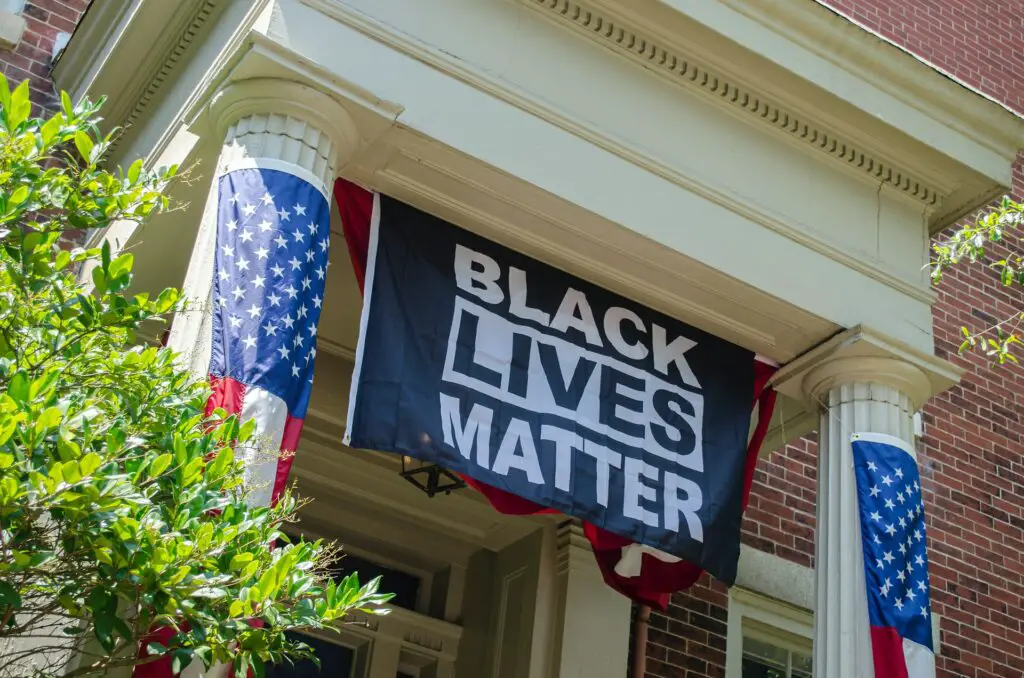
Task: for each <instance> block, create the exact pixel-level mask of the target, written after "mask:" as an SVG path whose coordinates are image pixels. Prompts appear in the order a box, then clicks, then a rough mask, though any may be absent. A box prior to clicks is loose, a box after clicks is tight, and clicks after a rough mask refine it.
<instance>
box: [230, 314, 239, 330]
mask: <svg viewBox="0 0 1024 678" xmlns="http://www.w3.org/2000/svg"><path fill="white" fill-rule="evenodd" d="M228 321H229V322H230V323H231V326H232V327H236V328H237V327H241V326H242V319H241V318H239V317H238V316H237V315H233V316H231V318H230V319H229V320H228Z"/></svg>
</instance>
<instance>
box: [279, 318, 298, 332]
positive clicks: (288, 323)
mask: <svg viewBox="0 0 1024 678" xmlns="http://www.w3.org/2000/svg"><path fill="white" fill-rule="evenodd" d="M281 322H283V323H284V326H285V327H287V328H288V329H291V328H292V325H294V324H295V321H294V320H293V319H292V317H291V316H290V315H286V316H285V317H283V318H281Z"/></svg>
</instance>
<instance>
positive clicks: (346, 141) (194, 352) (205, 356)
mask: <svg viewBox="0 0 1024 678" xmlns="http://www.w3.org/2000/svg"><path fill="white" fill-rule="evenodd" d="M201 121H202V122H205V123H207V129H206V130H205V133H207V134H210V135H216V137H220V138H223V139H224V142H223V145H222V146H221V151H220V155H219V157H218V158H217V164H216V167H215V171H214V173H213V182H212V184H211V186H210V193H209V196H208V197H207V201H206V208H205V210H204V212H203V219H202V222H201V223H200V226H199V232H198V234H197V235H196V239H195V243H194V245H193V249H192V258H191V259H190V261H189V266H188V272H187V273H186V275H185V282H184V284H183V286H182V294H183V296H184V298H185V299H186V301H187V303H188V310H185V311H183V312H180V313H178V314H177V315H176V316H175V318H174V322H173V324H172V325H171V332H170V337H169V338H168V346H169V347H170V348H172V349H174V350H175V351H177V352H178V353H180V354H181V355H182V360H183V362H184V363H185V365H186V366H187V367H188V369H189V370H190V371H191V372H193V373H194V374H196V375H200V376H205V375H206V374H207V371H208V369H209V366H210V337H211V333H210V323H211V322H212V314H211V313H210V303H211V294H212V289H213V263H214V242H215V241H216V228H217V179H218V178H219V177H220V176H221V175H222V174H224V173H226V172H227V171H229V170H231V169H234V168H238V167H255V166H257V164H258V165H259V166H262V167H267V168H271V169H273V168H275V167H277V168H282V169H285V168H287V171H289V172H291V173H293V174H297V175H299V176H301V177H303V178H305V179H306V180H307V181H309V182H310V183H311V184H313V185H314V186H317V187H319V188H320V189H321V190H322V191H323V192H324V194H325V195H326V196H327V200H328V202H330V200H331V197H330V196H331V190H332V188H333V185H334V179H335V178H336V177H337V176H338V168H339V167H340V166H342V165H343V164H345V163H346V162H347V161H348V160H349V159H350V158H351V157H352V155H353V154H354V153H355V151H356V149H357V147H358V143H359V135H358V131H357V130H356V128H355V124H354V123H353V121H352V118H351V116H350V115H349V114H348V112H347V111H346V110H345V108H344V107H343V106H342V105H340V104H339V103H338V102H337V101H335V100H334V99H332V98H331V97H329V96H327V95H326V94H323V93H321V92H319V91H317V90H315V89H313V88H312V87H309V86H307V85H304V84H301V83H298V82H289V81H283V80H270V79H252V80H244V81H241V82H238V83H233V84H231V85H228V86H227V87H225V88H224V89H222V90H221V91H219V92H218V93H217V94H216V95H214V97H213V99H212V100H211V103H210V106H209V109H208V111H207V114H206V115H205V116H204V117H203V118H201ZM216 137H215V138H216Z"/></svg>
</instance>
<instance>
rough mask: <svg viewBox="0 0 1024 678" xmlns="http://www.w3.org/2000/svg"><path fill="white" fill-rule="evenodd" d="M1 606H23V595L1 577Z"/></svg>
mask: <svg viewBox="0 0 1024 678" xmlns="http://www.w3.org/2000/svg"><path fill="white" fill-rule="evenodd" d="M0 607H13V608H19V607H21V595H20V594H19V593H18V591H17V589H15V588H14V585H13V584H11V583H10V582H9V581H4V580H3V579H0Z"/></svg>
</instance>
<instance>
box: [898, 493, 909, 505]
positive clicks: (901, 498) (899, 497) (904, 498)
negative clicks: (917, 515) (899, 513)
mask: <svg viewBox="0 0 1024 678" xmlns="http://www.w3.org/2000/svg"><path fill="white" fill-rule="evenodd" d="M896 499H897V500H899V502H900V503H901V504H905V503H906V502H907V498H906V497H904V496H903V493H902V492H897V493H896Z"/></svg>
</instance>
